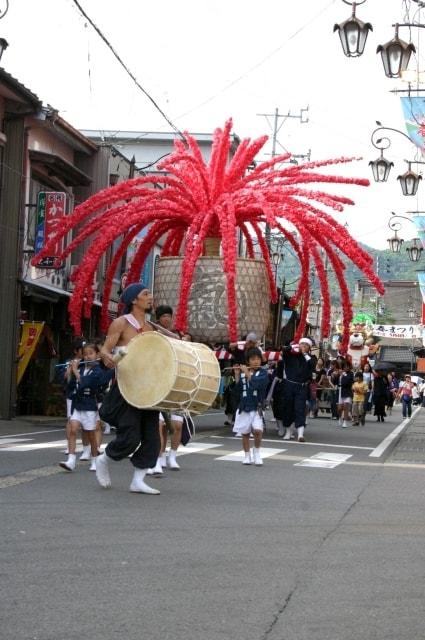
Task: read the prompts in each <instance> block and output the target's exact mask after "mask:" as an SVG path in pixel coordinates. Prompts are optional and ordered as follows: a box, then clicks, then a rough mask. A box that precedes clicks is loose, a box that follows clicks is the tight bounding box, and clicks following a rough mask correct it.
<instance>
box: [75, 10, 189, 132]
mask: <svg viewBox="0 0 425 640" xmlns="http://www.w3.org/2000/svg"><path fill="white" fill-rule="evenodd" d="M73 2H74V4H75V5H76V7H77V8H78V10H79V11H80V13H81V14H82V15H83V16H84V17H85V19H86V20H87V21H88V22H89V23H90V24H91V26H92V27H93V29H94V30H95V31H96V32H97V33H98V35H99V36H100V37H101V38H102V40H103V42H104V43H105V44H106V46H107V47H108V48H109V49H110V50H111V51H112V53H113V54H114V56H115V58H116V59H117V60H118V62H119V63H120V65H121V66H122V67H123V68H124V70H125V71H126V72H127V74H128V75H129V76H130V78H131V79H132V80H133V82H134V83H135V84H136V86H137V87H138V88H139V89H140V91H142V92H143V93H144V94H145V96H146V97H147V98H148V99H149V100H150V101H151V102H152V104H153V105H154V107H155V109H157V111H159V113H160V114H161V115H162V117H163V118H164V119H165V120H166V121H167V122H168V124H169V125H170V127H172V128H173V129H174V131H175V132H176V133H178V134H179V136H180V137H181V138H182V139H183V140H184V139H185V138H184V136H183V134H182V132H181V131H180V129H179V128H178V127H177V126H176V125H175V124H174V123H173V122H172V121H171V120H170V118H169V117H168V116H167V115H166V114H165V113H164V111H163V110H162V109H161V107H160V106H159V104H158V103H157V102H156V101H155V100H154V99H153V98H152V96H151V95H150V94H149V93H148V92H147V91H146V89H144V88H143V87H142V85H141V84H140V83H139V82H138V80H137V78H136V77H135V75H134V74H133V73H132V72H131V71H130V69H129V68H128V67H127V65H126V64H125V62H124V61H123V60H122V59H121V57H120V56H119V55H118V53H117V52H116V51H115V49H114V47H113V46H112V45H111V43H110V42H109V40H108V39H107V38H106V36H105V35H104V34H103V33H102V31H101V30H100V29H99V27H98V26H97V25H96V24H95V23H94V22H93V20H92V19H91V18H90V16H88V15H87V13H86V12H85V11H84V9H83V7H82V6H81V5H80V3H79V2H78V0H73Z"/></svg>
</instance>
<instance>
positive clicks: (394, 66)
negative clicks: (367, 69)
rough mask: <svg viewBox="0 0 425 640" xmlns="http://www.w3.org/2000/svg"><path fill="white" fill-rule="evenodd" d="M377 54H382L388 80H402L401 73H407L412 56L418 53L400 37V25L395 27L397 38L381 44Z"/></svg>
mask: <svg viewBox="0 0 425 640" xmlns="http://www.w3.org/2000/svg"><path fill="white" fill-rule="evenodd" d="M376 53H380V54H381V58H382V63H383V65H384V71H385V75H386V76H387V78H400V77H401V72H402V71H406V69H407V67H408V65H409V60H410V56H411V55H412V53H416V49H415V46H414V45H413V44H412V43H411V42H410V43H407V42H404V40H400V38H399V37H398V25H397V24H396V26H395V36H394V38H393V39H392V40H390V41H389V42H387V43H386V44H380V45H379V47H378V48H377V50H376Z"/></svg>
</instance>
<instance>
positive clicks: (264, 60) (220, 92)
mask: <svg viewBox="0 0 425 640" xmlns="http://www.w3.org/2000/svg"><path fill="white" fill-rule="evenodd" d="M335 2H336V0H330V2H329V3H328V4H327V5H326V6H325V7H323V9H321V10H320V11H319V12H318V13H316V14H315V15H314V16H313V17H312V18H311V19H310V20H307V22H305V23H304V24H302V25H301V26H300V27H299V28H298V29H296V30H295V31H294V33H293V34H292V35H290V36H289V38H287V39H286V40H285V41H284V42H282V43H281V44H280V45H279V46H278V47H276V48H275V49H273V50H272V51H270V53H268V54H267V55H266V56H264V58H262V59H261V60H259V61H258V62H257V63H256V64H254V65H253V66H252V67H250V68H249V69H247V70H246V71H245V72H244V73H242V74H241V75H240V76H238V77H237V78H234V79H233V80H231V81H230V82H228V83H227V84H226V85H224V87H222V88H221V89H220V90H219V91H217V93H215V94H214V95H212V96H210V97H209V98H207V99H206V100H204V101H203V102H200V103H199V104H197V105H196V106H195V107H193V108H192V109H189V110H188V111H185V112H184V113H181V114H179V115H178V116H175V120H180V118H184V117H185V116H187V115H190V114H191V113H193V112H194V111H197V110H198V109H200V108H201V107H204V106H205V105H206V104H208V103H209V102H212V101H213V100H215V99H216V98H218V96H220V95H221V94H223V93H225V92H226V91H228V90H229V89H231V88H232V87H233V86H235V85H236V84H238V82H240V81H241V80H243V79H244V78H246V77H247V76H248V75H249V74H251V73H252V72H253V71H255V70H256V69H258V68H259V67H261V66H262V65H263V64H264V63H265V62H267V61H268V60H269V59H270V58H272V57H273V56H275V55H276V54H277V53H279V51H281V49H283V48H284V47H285V46H286V45H287V44H288V43H289V42H291V40H293V39H294V38H296V37H297V36H298V35H299V34H300V33H301V32H302V31H304V30H305V29H306V28H307V27H309V26H310V24H312V23H313V22H315V21H316V20H317V19H318V18H320V16H321V15H322V14H323V13H325V12H326V11H327V10H328V9H329V7H330V6H331V5H333V4H335Z"/></svg>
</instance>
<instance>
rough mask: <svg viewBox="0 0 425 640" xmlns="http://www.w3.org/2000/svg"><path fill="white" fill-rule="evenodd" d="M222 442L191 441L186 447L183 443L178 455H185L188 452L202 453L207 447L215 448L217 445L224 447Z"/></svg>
mask: <svg viewBox="0 0 425 640" xmlns="http://www.w3.org/2000/svg"><path fill="white" fill-rule="evenodd" d="M222 446H223V445H222V444H206V443H203V442H197V443H196V444H195V443H194V442H189V443H188V444H187V445H186V446H185V447H183V446H182V445H180V446H179V448H178V450H177V455H178V456H184V455H186V454H188V453H202V451H205V450H206V449H215V448H216V447H222Z"/></svg>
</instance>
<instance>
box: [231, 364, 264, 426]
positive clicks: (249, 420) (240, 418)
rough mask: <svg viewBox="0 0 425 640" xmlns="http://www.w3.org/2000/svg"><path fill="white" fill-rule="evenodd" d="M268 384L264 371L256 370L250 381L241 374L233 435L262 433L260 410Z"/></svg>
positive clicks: (262, 424)
mask: <svg viewBox="0 0 425 640" xmlns="http://www.w3.org/2000/svg"><path fill="white" fill-rule="evenodd" d="M268 382H269V378H268V375H267V371H266V370H265V369H261V368H260V369H257V370H256V371H254V372H253V374H252V376H251V378H250V379H248V378H247V376H246V375H245V374H244V373H241V376H240V379H239V382H238V383H237V388H238V391H239V404H238V410H237V411H236V417H235V425H234V427H233V431H234V433H239V434H241V435H248V434H250V433H251V431H263V426H264V423H263V417H262V415H261V409H262V405H263V403H264V399H265V396H266V389H267V385H268Z"/></svg>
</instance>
